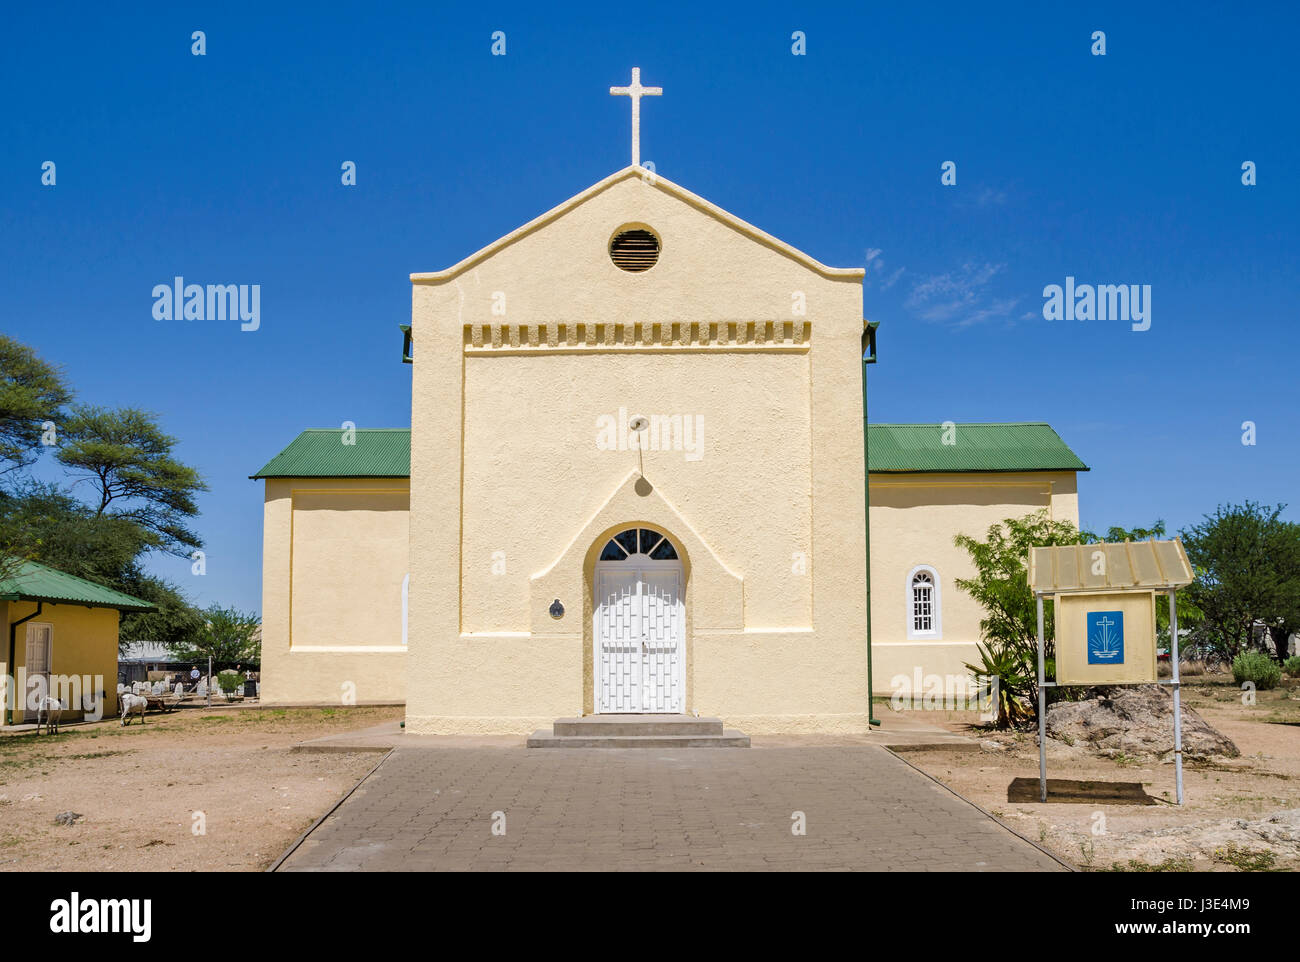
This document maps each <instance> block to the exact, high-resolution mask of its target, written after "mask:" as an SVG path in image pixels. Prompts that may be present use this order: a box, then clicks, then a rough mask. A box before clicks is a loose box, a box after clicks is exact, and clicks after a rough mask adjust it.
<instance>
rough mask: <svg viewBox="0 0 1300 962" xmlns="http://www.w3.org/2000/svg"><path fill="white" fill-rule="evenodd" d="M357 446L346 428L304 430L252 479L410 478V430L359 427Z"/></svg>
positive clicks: (356, 433) (357, 430) (356, 432)
mask: <svg viewBox="0 0 1300 962" xmlns="http://www.w3.org/2000/svg"><path fill="white" fill-rule="evenodd" d="M355 435H356V437H355V438H354V439H353V440H355V442H356V443H355V444H344V443H343V429H342V428H312V429H310V430H307V431H303V432H302V434H300V435H298V436H297V437H296V438H294V439H293V440H292V441H290V442H289V446H288V447H287V448H285V449H284V450H283V451H281V452H280V453H279V454H277V455H276V456H275V457H273V458H272V459H271V460H270V461H269V462H268V463H267V464H266V466H265V467H263V468H262V470H260V471H258V472H257V473H256V474H253V475H250V477H252V478H408V477H410V476H411V429H410V428H357V429H356V430H355Z"/></svg>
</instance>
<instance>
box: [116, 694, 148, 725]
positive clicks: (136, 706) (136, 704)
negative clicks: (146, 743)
mask: <svg viewBox="0 0 1300 962" xmlns="http://www.w3.org/2000/svg"><path fill="white" fill-rule="evenodd" d="M148 707H149V699H147V698H142V697H140V696H139V695H123V696H122V724H123V726H125V725H127V724H128V722H127V715H129V714H130V713H131V712H133V711H138V712H139V713H140V724H141V725H143V724H144V710H145V709H146V708H148Z"/></svg>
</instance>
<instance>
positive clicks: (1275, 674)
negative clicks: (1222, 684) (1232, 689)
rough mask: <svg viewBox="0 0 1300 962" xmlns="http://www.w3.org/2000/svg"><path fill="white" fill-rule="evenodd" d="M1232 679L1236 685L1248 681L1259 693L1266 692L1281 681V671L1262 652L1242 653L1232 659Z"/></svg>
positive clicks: (1275, 663) (1274, 662)
mask: <svg viewBox="0 0 1300 962" xmlns="http://www.w3.org/2000/svg"><path fill="white" fill-rule="evenodd" d="M1232 677H1233V679H1235V680H1236V682H1237V684H1238V685H1240V684H1242V683H1243V682H1247V681H1250V682H1254V683H1255V687H1256V688H1258V689H1259V690H1260V691H1266V690H1267V689H1269V688H1276V687H1277V686H1278V683H1279V682H1280V681H1281V680H1282V669H1281V668H1279V667H1278V666H1277V662H1276V661H1274V660H1273V659H1272V658H1270V657H1269V656H1268V655H1266V654H1264V653H1263V652H1262V651H1243V652H1242V653H1241V654H1239V655H1238V656H1237V657H1236V658H1234V659H1232Z"/></svg>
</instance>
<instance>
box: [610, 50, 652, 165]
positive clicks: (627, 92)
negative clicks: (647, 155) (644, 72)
mask: <svg viewBox="0 0 1300 962" xmlns="http://www.w3.org/2000/svg"><path fill="white" fill-rule="evenodd" d="M609 92H610V94H612V95H613V96H615V97H631V98H632V166H633V167H640V166H641V98H642V97H661V96H663V92H664V88H663V87H642V86H641V68H640V67H633V68H632V83H631V84H630V85H629V86H626V87H610V88H609Z"/></svg>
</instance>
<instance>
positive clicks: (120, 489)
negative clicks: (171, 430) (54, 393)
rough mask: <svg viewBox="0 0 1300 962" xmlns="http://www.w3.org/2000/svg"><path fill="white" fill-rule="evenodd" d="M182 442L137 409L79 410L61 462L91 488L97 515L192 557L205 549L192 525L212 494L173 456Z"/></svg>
mask: <svg viewBox="0 0 1300 962" xmlns="http://www.w3.org/2000/svg"><path fill="white" fill-rule="evenodd" d="M175 445H176V439H175V438H174V437H172V436H171V435H169V434H166V433H164V432H163V430H162V429H161V428H160V427H159V426H158V423H157V420H156V419H155V417H154V415H152V414H149V413H148V412H145V411H140V410H137V409H135V408H121V409H119V410H109V409H106V408H100V407H94V406H91V405H78V406H76V407H74V408H73V409H72V412H71V414H70V415H69V417H68V418H67V420H66V421H65V422H64V423H63V426H62V430H61V431H60V439H59V451H58V454H57V455H56V457H57V458H58V460H59V462H60V463H61V464H63V465H64V466H65V467H67V468H70V469H72V470H73V471H74V472H80V474H79V475H78V476H77V478H76V480H75V481H74V482H73V486H74V488H75V486H76V485H78V484H81V483H83V482H86V483H89V484H90V486H91V490H92V492H93V499H94V501H95V502H98V503H97V504H95V505H94V510H95V513H96V515H105V514H107V515H111V516H113V517H117V518H123V519H126V520H129V521H132V522H134V523H135V524H137V525H139V526H140V527H141V528H142V529H143V530H144V531H146V532H148V533H149V537H150V547H153V548H158V549H159V550H162V551H165V552H167V553H168V554H174V555H178V556H180V557H187V556H188V555H189V554H190V552H192V551H193V550H194V549H196V548H201V547H202V546H203V542H202V540H201V539H200V538H199V536H198V535H197V534H196V533H195V532H194V531H192V530H191V529H190V528H189V527H188V526H187V523H188V521H189V519H190V518H192V517H194V516H195V515H197V514H198V513H199V509H198V505H197V503H196V502H195V495H196V494H197V493H198V492H200V491H206V490H208V487H207V485H206V484H204V482H203V479H202V478H201V477H200V476H199V473H198V472H197V471H195V470H194V469H193V468H191V467H189V466H188V465H186V464H182V463H181V462H180V461H178V460H176V459H175V458H174V457H173V456H172V449H173V448H174V447H175Z"/></svg>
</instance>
